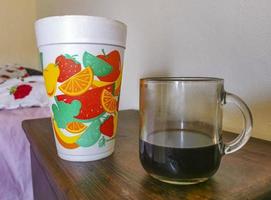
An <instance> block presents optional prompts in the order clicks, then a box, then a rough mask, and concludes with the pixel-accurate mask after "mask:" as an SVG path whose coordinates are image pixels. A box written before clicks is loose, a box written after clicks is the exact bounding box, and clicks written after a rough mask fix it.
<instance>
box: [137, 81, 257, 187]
mask: <svg viewBox="0 0 271 200" xmlns="http://www.w3.org/2000/svg"><path fill="white" fill-rule="evenodd" d="M225 103H233V104H235V105H236V106H237V107H238V108H239V109H240V111H241V112H242V114H243V117H244V122H245V123H244V124H245V126H244V130H243V132H242V133H241V134H240V135H239V136H238V137H237V138H235V139H234V140H233V141H232V142H229V143H224V142H223V141H222V137H221V134H222V116H223V115H222V113H223V112H222V108H223V105H224V104H225ZM251 129H252V116H251V112H250V110H249V108H248V107H247V105H246V104H245V103H244V102H243V101H242V100H241V99H240V98H239V97H237V96H236V95H233V94H230V93H227V92H225V90H224V81H223V79H219V78H209V77H206V78H205V77H201V78H197V77H189V78H181V77H178V78H173V77H171V78H168V77H159V78H145V79H141V80H140V144H139V151H140V161H141V163H142V165H143V167H144V169H145V170H146V171H147V172H148V173H149V174H150V175H151V176H152V177H154V178H156V179H159V180H161V181H164V182H169V183H174V184H194V183H199V182H203V181H206V180H208V179H209V178H210V177H211V176H213V175H214V174H215V172H216V171H217V170H218V168H219V165H220V161H221V158H222V156H223V155H225V154H229V153H232V152H234V151H237V150H238V149H240V148H241V147H242V146H243V145H245V143H246V142H247V141H248V139H249V138H250V135H251Z"/></svg>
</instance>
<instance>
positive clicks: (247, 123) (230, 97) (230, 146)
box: [223, 92, 253, 154]
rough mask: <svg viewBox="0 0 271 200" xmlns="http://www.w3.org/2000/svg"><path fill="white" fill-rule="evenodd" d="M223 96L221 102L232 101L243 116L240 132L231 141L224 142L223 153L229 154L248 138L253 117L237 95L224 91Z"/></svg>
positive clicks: (241, 145) (240, 146) (242, 144)
mask: <svg viewBox="0 0 271 200" xmlns="http://www.w3.org/2000/svg"><path fill="white" fill-rule="evenodd" d="M223 98H224V99H223V100H224V101H223V104H226V103H233V104H234V105H236V106H237V107H238V108H239V110H240V111H241V112H242V115H243V118H244V129H243V131H242V133H241V134H240V135H238V136H237V137H236V138H235V139H234V140H233V141H231V142H228V143H225V144H224V154H230V153H233V152H235V151H237V150H239V149H240V148H242V147H243V146H244V145H245V144H246V143H247V141H248V140H249V138H250V136H251V130H252V126H253V125H252V124H253V119H252V115H251V112H250V110H249V108H248V106H247V105H246V103H245V102H244V101H243V100H242V99H240V98H239V97H238V96H236V95H234V94H231V93H228V92H225V93H224V97H223Z"/></svg>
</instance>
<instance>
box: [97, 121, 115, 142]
mask: <svg viewBox="0 0 271 200" xmlns="http://www.w3.org/2000/svg"><path fill="white" fill-rule="evenodd" d="M100 131H101V133H102V134H104V135H106V136H108V137H112V136H113V134H114V117H113V116H110V117H109V118H108V119H107V120H106V121H105V122H104V123H103V124H102V125H101V126H100Z"/></svg>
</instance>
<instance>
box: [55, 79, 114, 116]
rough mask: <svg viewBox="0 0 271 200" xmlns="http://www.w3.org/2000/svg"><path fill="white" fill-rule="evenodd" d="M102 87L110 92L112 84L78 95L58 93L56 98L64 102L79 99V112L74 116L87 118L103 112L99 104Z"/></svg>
mask: <svg viewBox="0 0 271 200" xmlns="http://www.w3.org/2000/svg"><path fill="white" fill-rule="evenodd" d="M104 89H106V90H108V91H109V92H111V93H112V91H113V84H111V85H108V86H103V87H97V88H92V89H90V90H88V91H87V92H85V93H84V94H82V95H79V96H68V95H58V96H56V98H57V100H58V101H64V102H65V103H71V102H72V101H74V100H78V101H80V102H81V105H82V106H81V109H80V112H79V114H78V115H77V116H75V118H77V119H81V120H88V119H91V118H94V117H97V116H98V115H100V114H102V113H103V112H104V108H103V106H102V104H101V95H102V92H103V90H104Z"/></svg>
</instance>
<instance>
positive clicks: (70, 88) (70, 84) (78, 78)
mask: <svg viewBox="0 0 271 200" xmlns="http://www.w3.org/2000/svg"><path fill="white" fill-rule="evenodd" d="M92 81H93V72H92V70H91V68H90V67H87V68H85V69H84V70H82V71H80V72H79V73H77V74H75V75H73V76H72V77H70V78H69V79H68V80H66V81H65V82H64V83H62V84H61V85H60V86H59V87H58V88H59V89H60V90H61V91H62V92H63V93H64V94H66V95H70V96H78V95H81V94H83V93H85V92H86V91H87V90H88V89H89V87H90V86H91V84H92Z"/></svg>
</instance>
